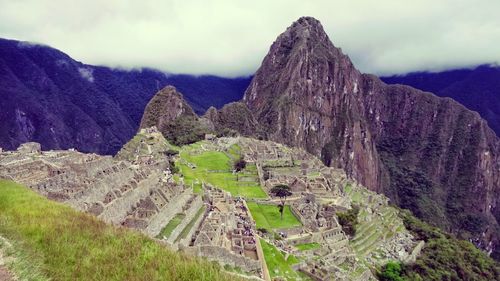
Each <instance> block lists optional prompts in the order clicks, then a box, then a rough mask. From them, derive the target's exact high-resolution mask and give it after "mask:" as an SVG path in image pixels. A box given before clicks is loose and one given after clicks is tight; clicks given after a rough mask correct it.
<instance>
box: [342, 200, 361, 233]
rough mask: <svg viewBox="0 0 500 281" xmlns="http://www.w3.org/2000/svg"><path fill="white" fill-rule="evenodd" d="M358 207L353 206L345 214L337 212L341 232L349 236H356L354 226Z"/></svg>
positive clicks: (356, 221) (356, 220)
mask: <svg viewBox="0 0 500 281" xmlns="http://www.w3.org/2000/svg"><path fill="white" fill-rule="evenodd" d="M358 214H359V207H358V206H356V205H354V206H352V209H350V210H348V211H347V212H337V218H339V223H340V225H341V226H342V230H343V231H344V232H345V233H346V234H347V235H350V236H354V235H355V234H356V226H357V224H358Z"/></svg>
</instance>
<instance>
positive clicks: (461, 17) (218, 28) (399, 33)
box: [0, 0, 500, 76]
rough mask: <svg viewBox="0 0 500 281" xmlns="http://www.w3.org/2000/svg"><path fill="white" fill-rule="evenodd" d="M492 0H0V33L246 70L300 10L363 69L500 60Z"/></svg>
mask: <svg viewBox="0 0 500 281" xmlns="http://www.w3.org/2000/svg"><path fill="white" fill-rule="evenodd" d="M499 13H500V0H476V1H472V0H470V1H465V0H432V1H431V0H418V1H406V0H376V1H375V0H364V1H360V0H345V1H340V0H276V1H275V0H262V1H261V0H252V1H248V0H247V1H239V0H214V1H209V0H173V1H169V0H163V1H160V0H149V1H148V0H141V1H139V0H136V1H124V0H103V1H97V0H85V1H68V0H46V1H44V0H27V1H25V0H12V1H5V0H0V37H3V38H10V39H18V40H26V41H34V42H39V43H44V44H47V45H50V46H52V47H54V48H57V49H60V50H61V51H63V52H65V53H67V54H69V55H70V56H72V57H73V58H75V59H77V60H79V61H82V62H84V63H88V64H98V65H108V66H113V67H124V68H132V67H144V66H146V67H153V68H158V69H161V70H164V71H168V72H173V73H190V74H206V73H210V74H216V75H224V76H237V75H248V74H252V73H253V72H254V71H255V70H256V69H257V68H258V67H259V65H260V63H261V61H262V59H263V57H264V55H265V54H266V53H267V51H268V49H269V46H270V45H271V43H272V42H273V41H274V39H275V38H276V37H277V36H278V35H279V34H280V33H281V32H283V31H284V30H285V29H286V27H288V26H289V25H290V24H291V23H292V22H293V21H295V20H296V19H298V18H299V17H300V16H304V15H307V16H313V17H315V18H317V19H319V20H320V21H321V22H322V24H323V26H324V27H325V30H326V31H327V33H328V35H329V36H330V38H331V39H332V41H333V43H334V44H335V46H337V47H341V48H342V50H343V51H344V52H345V53H347V54H348V55H349V56H350V57H351V59H352V60H353V61H354V63H355V64H356V66H357V67H358V68H359V69H360V70H361V71H363V72H370V73H375V74H393V73H403V72H408V71H415V70H442V69H446V68H453V67H462V66H472V65H477V64H482V63H495V62H500V46H499V45H500V14H499Z"/></svg>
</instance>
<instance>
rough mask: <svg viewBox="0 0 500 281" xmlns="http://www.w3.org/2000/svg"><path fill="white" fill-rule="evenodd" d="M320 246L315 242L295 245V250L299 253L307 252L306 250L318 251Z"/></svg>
mask: <svg viewBox="0 0 500 281" xmlns="http://www.w3.org/2000/svg"><path fill="white" fill-rule="evenodd" d="M320 246H321V245H320V244H319V243H316V242H312V243H304V244H297V245H295V248H297V249H299V250H300V251H307V250H314V249H318V248H319V247H320Z"/></svg>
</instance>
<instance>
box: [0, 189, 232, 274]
mask: <svg viewBox="0 0 500 281" xmlns="http://www.w3.org/2000/svg"><path fill="white" fill-rule="evenodd" d="M0 235H2V236H4V237H6V238H7V239H9V240H10V241H12V242H13V244H14V245H15V246H16V248H18V249H19V251H21V252H24V253H25V254H26V256H24V257H23V259H26V261H29V263H30V264H31V265H33V266H35V267H36V268H38V269H39V270H40V272H42V273H43V274H44V275H45V277H47V278H50V279H51V280H54V281H59V280H61V281H63V280H234V279H235V277H234V276H227V275H226V274H224V273H223V271H222V269H221V268H220V267H219V266H218V265H216V264H214V263H211V262H206V261H203V260H201V259H197V258H191V257H187V256H184V255H181V254H178V253H174V252H172V251H170V250H168V249H167V248H165V247H164V246H162V245H160V244H159V243H157V242H155V241H154V240H152V239H149V238H147V237H146V236H144V235H142V234H140V233H138V232H135V231H132V230H129V229H126V228H116V227H113V226H109V225H106V224H105V223H103V222H101V221H99V220H97V219H96V218H95V217H93V216H91V215H87V214H83V213H80V212H77V211H75V210H73V209H71V208H70V207H67V206H65V205H62V204H59V203H55V202H52V201H49V200H47V199H45V198H43V197H41V196H39V195H37V194H36V193H34V192H32V191H31V190H29V189H27V188H25V187H23V186H21V185H19V184H15V183H13V182H10V181H0ZM39 280H40V279H39Z"/></svg>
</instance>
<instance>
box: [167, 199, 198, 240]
mask: <svg viewBox="0 0 500 281" xmlns="http://www.w3.org/2000/svg"><path fill="white" fill-rule="evenodd" d="M201 207H203V201H202V200H201V196H196V197H195V198H194V200H193V201H192V202H191V206H189V208H188V209H187V210H186V211H185V212H184V214H185V215H186V216H185V217H184V219H183V220H182V222H181V223H180V224H179V225H178V226H177V227H176V228H175V229H174V231H172V234H170V237H168V242H170V243H174V242H175V240H176V239H177V237H178V236H179V235H180V234H181V232H182V230H184V228H185V227H186V226H187V225H188V224H189V223H190V222H191V221H192V220H193V219H194V217H195V216H196V213H197V212H198V210H200V208H201ZM200 217H203V216H200ZM198 220H199V218H198ZM196 229H197V227H195V225H193V227H192V228H191V229H190V230H189V232H190V233H191V235H189V233H188V235H186V238H184V239H183V240H187V241H190V240H191V236H192V233H193V231H195V230H196ZM182 244H183V245H187V244H189V242H188V243H182Z"/></svg>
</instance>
